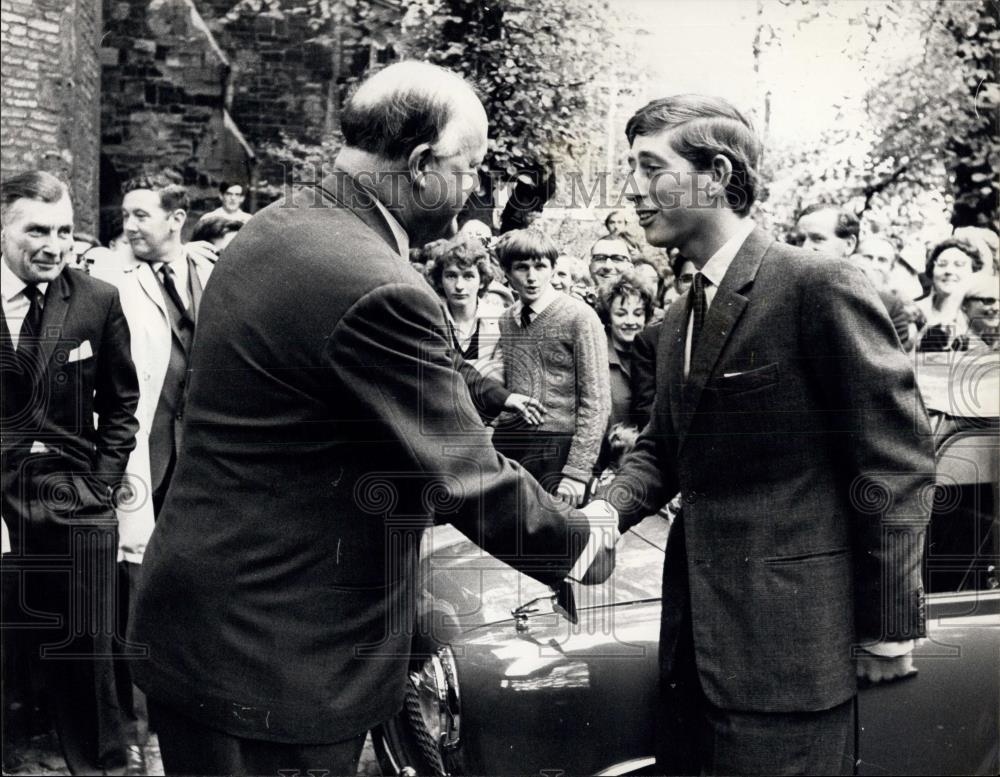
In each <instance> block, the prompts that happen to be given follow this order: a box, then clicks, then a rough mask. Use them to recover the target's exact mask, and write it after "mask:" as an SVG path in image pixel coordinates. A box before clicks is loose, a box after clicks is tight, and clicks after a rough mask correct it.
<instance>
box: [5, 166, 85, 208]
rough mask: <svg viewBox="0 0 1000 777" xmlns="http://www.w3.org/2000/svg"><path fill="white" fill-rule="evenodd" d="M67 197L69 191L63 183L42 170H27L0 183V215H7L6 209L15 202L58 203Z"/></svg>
mask: <svg viewBox="0 0 1000 777" xmlns="http://www.w3.org/2000/svg"><path fill="white" fill-rule="evenodd" d="M68 196H69V189H68V188H67V186H66V184H65V183H63V181H61V180H59V179H58V178H57V177H56V176H54V175H53V174H52V173H47V172H45V171H44V170H29V171H28V172H26V173H19V174H18V175H15V176H13V177H11V178H5V179H4V180H3V182H2V183H0V213H2V214H3V215H4V216H6V215H7V209H8V208H10V206H11V205H13V204H14V203H15V202H17V200H41V201H42V202H50V203H51V202H59V200H61V199H62V198H63V197H68Z"/></svg>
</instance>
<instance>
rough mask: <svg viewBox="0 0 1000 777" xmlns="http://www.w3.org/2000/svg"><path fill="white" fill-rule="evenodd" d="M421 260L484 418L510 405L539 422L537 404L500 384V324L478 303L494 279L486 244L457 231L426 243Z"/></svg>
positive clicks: (540, 413)
mask: <svg viewBox="0 0 1000 777" xmlns="http://www.w3.org/2000/svg"><path fill="white" fill-rule="evenodd" d="M421 259H422V260H423V262H422V263H423V265H424V270H425V273H426V277H427V279H428V280H429V281H430V283H431V285H432V286H433V287H434V289H435V290H436V291H437V293H438V294H440V295H441V297H442V299H444V302H445V313H446V315H447V319H448V330H449V334H450V336H451V345H452V347H453V348H454V350H455V354H456V357H457V359H456V361H457V362H458V368H459V372H460V373H461V374H462V376H463V377H464V378H465V381H466V383H467V384H468V386H469V390H470V393H471V394H472V399H473V404H475V406H476V409H477V410H478V411H479V414H480V415H481V416H482V418H483V420H484V421H490V420H492V419H494V418H496V416H498V415H499V414H500V413H501V412H503V411H504V410H509V411H512V412H515V413H517V414H519V415H520V416H521V418H522V419H523V420H524V421H525V422H526V423H528V424H532V425H535V424H539V423H541V422H542V419H543V418H544V417H545V408H543V407H542V405H541V403H539V402H538V401H537V400H535V399H533V398H531V397H529V396H527V395H525V394H519V393H516V392H514V393H512V392H510V391H508V390H507V389H506V388H504V385H503V357H502V355H501V352H500V327H499V325H498V323H497V319H496V317H495V316H490V315H488V314H485V315H484V310H483V308H484V306H483V305H481V304H480V300H481V299H482V297H483V296H484V295H485V294H486V293H487V290H488V289H490V288H491V284H492V282H493V270H492V269H491V259H490V254H489V251H488V249H487V248H486V246H485V245H484V244H483V242H482V241H481V240H479V239H478V238H477V237H476V236H475V235H457V236H456V237H454V238H452V239H449V240H435V241H434V242H432V243H428V244H427V245H426V246H424V248H423V250H422V252H421Z"/></svg>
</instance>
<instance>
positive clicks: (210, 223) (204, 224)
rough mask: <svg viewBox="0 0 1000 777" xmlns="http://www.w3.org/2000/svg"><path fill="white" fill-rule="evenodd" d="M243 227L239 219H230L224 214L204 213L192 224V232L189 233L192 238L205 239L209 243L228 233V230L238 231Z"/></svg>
mask: <svg viewBox="0 0 1000 777" xmlns="http://www.w3.org/2000/svg"><path fill="white" fill-rule="evenodd" d="M242 227H243V222H242V221H240V220H239V219H231V218H227V217H226V216H209V215H207V214H206V215H204V216H202V217H201V218H200V219H198V223H197V224H195V225H194V232H193V233H191V239H192V240H207V241H208V242H209V243H211V242H212V241H213V240H218V239H219V238H223V237H225V236H226V235H228V234H229V233H230V232H239V231H240V229H242Z"/></svg>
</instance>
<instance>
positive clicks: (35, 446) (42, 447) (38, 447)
mask: <svg viewBox="0 0 1000 777" xmlns="http://www.w3.org/2000/svg"><path fill="white" fill-rule="evenodd" d="M48 452H49V446H48V445H46V444H45V443H44V442H41V441H40V440H35V441H34V442H33V443H31V450H30V451H28V453H48Z"/></svg>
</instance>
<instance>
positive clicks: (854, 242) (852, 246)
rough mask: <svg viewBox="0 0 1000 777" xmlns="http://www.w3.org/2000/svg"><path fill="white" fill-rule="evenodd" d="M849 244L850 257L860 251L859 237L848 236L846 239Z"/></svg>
mask: <svg viewBox="0 0 1000 777" xmlns="http://www.w3.org/2000/svg"><path fill="white" fill-rule="evenodd" d="M846 242H847V256H850V255H851V254H853V253H854V252H855V251H856V250H857V249H858V236H857V235H848V236H847V238H846Z"/></svg>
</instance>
